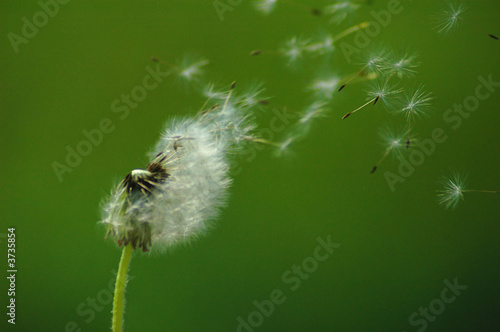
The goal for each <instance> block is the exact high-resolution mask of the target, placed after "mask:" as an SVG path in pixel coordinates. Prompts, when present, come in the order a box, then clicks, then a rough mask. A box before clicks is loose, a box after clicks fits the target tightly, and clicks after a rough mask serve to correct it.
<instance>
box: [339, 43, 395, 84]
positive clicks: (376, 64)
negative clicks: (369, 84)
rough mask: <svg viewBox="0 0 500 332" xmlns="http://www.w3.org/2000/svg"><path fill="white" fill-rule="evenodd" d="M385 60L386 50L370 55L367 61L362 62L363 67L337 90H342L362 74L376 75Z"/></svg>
mask: <svg viewBox="0 0 500 332" xmlns="http://www.w3.org/2000/svg"><path fill="white" fill-rule="evenodd" d="M386 61H387V55H386V52H379V53H375V54H373V55H371V56H370V57H369V58H368V60H367V61H365V62H364V64H363V67H362V68H361V69H360V70H359V71H358V72H357V73H356V74H354V75H353V76H351V77H350V78H349V79H347V81H346V82H345V83H344V84H342V85H341V86H340V88H339V89H338V92H340V91H342V90H343V89H344V88H345V87H346V86H347V85H348V84H349V83H351V82H352V81H353V80H354V79H356V78H358V77H362V76H365V77H367V76H370V74H374V75H372V77H373V78H375V77H377V76H378V75H379V74H381V73H382V71H383V69H384V63H385V62H386Z"/></svg>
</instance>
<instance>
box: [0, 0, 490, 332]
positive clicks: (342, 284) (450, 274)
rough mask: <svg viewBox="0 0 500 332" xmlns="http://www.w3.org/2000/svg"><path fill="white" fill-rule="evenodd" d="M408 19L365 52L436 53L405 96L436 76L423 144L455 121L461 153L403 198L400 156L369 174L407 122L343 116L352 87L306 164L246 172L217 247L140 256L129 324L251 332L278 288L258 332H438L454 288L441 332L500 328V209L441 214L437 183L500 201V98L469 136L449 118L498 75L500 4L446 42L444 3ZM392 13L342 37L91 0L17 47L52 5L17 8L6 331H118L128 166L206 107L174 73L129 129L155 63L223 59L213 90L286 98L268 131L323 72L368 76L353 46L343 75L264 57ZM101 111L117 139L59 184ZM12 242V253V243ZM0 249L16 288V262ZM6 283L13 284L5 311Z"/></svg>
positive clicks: (306, 144) (362, 14)
mask: <svg viewBox="0 0 500 332" xmlns="http://www.w3.org/2000/svg"><path fill="white" fill-rule="evenodd" d="M224 2H225V1H224ZM327 3H328V2H322V1H311V6H318V7H320V8H322V7H324V5H325V4H327ZM403 6H404V10H403V12H402V13H401V14H398V15H396V16H394V17H393V20H392V22H391V23H390V25H389V26H388V27H387V28H385V29H383V30H382V32H381V33H380V35H378V36H376V37H375V38H373V40H372V42H371V44H370V45H369V46H368V47H367V48H366V49H365V50H364V51H366V53H367V54H369V53H370V51H371V50H373V49H376V48H377V47H383V48H386V49H389V50H395V51H400V52H405V51H408V52H409V53H410V54H417V55H418V59H419V61H420V63H421V66H420V67H419V69H418V75H417V77H416V78H415V79H412V80H410V81H408V82H409V83H408V84H406V83H405V87H406V86H412V85H413V84H418V83H425V86H426V88H427V89H428V90H430V91H432V92H433V94H434V96H435V101H434V108H433V110H432V111H431V112H429V114H428V116H427V117H423V118H421V119H420V120H418V122H416V123H415V133H418V134H419V135H420V137H424V138H425V137H430V133H431V132H432V130H433V129H434V128H443V130H444V131H445V132H446V134H447V135H448V140H447V141H446V142H444V143H442V144H440V145H438V146H437V147H436V152H435V153H433V154H432V155H431V156H429V157H428V158H426V160H425V162H424V163H423V164H422V165H421V166H419V167H417V169H416V170H415V172H414V174H413V175H412V176H410V177H408V178H407V179H406V181H405V182H404V183H399V184H397V185H396V190H395V191H394V192H392V191H391V190H390V189H389V187H388V185H387V183H386V180H385V179H384V172H385V171H392V172H394V173H397V166H398V163H397V162H396V161H389V160H387V161H386V162H384V163H383V164H382V165H381V167H380V169H379V171H377V173H376V174H373V175H371V174H369V171H370V170H371V168H372V166H373V165H374V163H375V162H376V161H377V160H378V159H379V158H380V156H381V155H382V153H383V149H384V147H383V146H382V145H381V144H380V142H379V137H378V136H377V132H378V130H379V128H380V127H381V126H382V125H383V124H384V123H386V122H389V123H393V124H401V125H404V119H403V118H402V117H394V116H392V115H391V114H389V113H387V112H385V111H384V110H382V108H379V110H378V111H373V112H372V111H366V112H363V113H361V112H360V113H359V114H357V116H353V117H351V118H349V119H348V120H345V121H342V120H341V119H340V117H341V116H342V115H343V114H345V113H346V112H348V111H350V110H352V109H354V108H355V107H357V106H358V105H360V104H361V103H362V102H364V98H365V96H364V92H363V89H364V87H363V86H362V85H359V84H357V85H352V86H351V87H350V88H349V89H346V90H345V91H344V92H342V93H341V94H339V95H336V96H335V97H334V98H333V101H332V103H331V106H330V108H331V112H330V113H329V114H330V116H329V117H327V118H323V119H320V120H318V121H316V122H315V123H314V125H313V127H312V128H311V131H310V132H309V135H308V136H307V137H306V138H305V139H304V140H303V141H301V142H300V143H299V144H297V145H295V146H294V147H293V153H290V154H289V155H287V156H286V157H285V158H278V159H277V158H275V157H273V154H272V150H270V149H266V150H264V151H262V152H259V153H258V154H257V156H256V158H255V159H253V160H252V161H251V162H247V161H245V160H244V159H243V160H240V161H239V164H240V165H241V168H242V171H241V172H240V173H239V174H237V175H235V176H234V185H233V187H232V189H231V195H230V199H229V204H228V206H227V207H226V208H225V209H224V210H223V213H222V214H221V217H220V218H219V220H217V222H216V227H215V228H214V229H213V230H212V231H210V233H209V234H208V236H205V237H203V238H201V239H200V240H197V241H193V242H192V243H190V244H189V245H186V246H183V247H181V248H179V249H176V250H174V251H173V252H171V253H168V254H163V255H144V254H139V253H137V254H136V255H134V258H133V260H132V264H131V271H130V275H131V276H133V279H132V280H131V281H130V282H129V285H128V289H127V294H126V298H127V307H126V315H125V330H126V331H236V329H237V325H238V323H237V320H236V319H237V318H238V317H239V316H241V317H244V318H245V319H246V318H247V316H248V315H249V314H250V313H251V312H252V311H254V310H256V308H255V307H254V305H253V302H254V301H255V300H257V301H263V300H265V299H269V296H270V293H271V291H272V290H274V289H281V290H282V291H283V292H284V294H285V296H286V301H285V302H284V303H283V304H280V305H278V306H276V307H275V309H274V312H273V314H272V315H270V317H266V318H265V320H264V322H263V324H262V325H261V326H259V327H258V328H255V329H254V330H255V331H403V330H406V331H417V330H418V328H419V327H421V325H419V326H411V325H410V323H409V317H410V315H411V314H412V313H413V312H415V311H418V310H419V308H420V307H427V306H429V303H430V302H431V301H432V300H434V299H436V298H439V297H440V294H441V291H442V290H443V288H444V287H445V285H444V284H443V280H445V279H448V280H450V281H452V280H453V279H454V278H458V282H459V283H460V284H463V285H467V286H468V288H467V289H466V290H465V291H463V292H462V294H461V295H460V296H459V297H457V298H456V300H455V301H454V302H453V303H451V304H447V305H446V307H445V309H444V311H443V313H442V314H440V315H439V316H437V318H436V319H435V320H434V321H433V322H430V323H429V324H428V327H427V330H428V331H473V330H474V331H497V330H498V325H499V324H500V316H499V315H498V312H499V309H500V305H499V304H498V298H499V297H500V287H499V285H498V280H500V269H499V266H498V261H499V258H500V245H499V241H498V238H499V235H500V225H499V219H500V218H499V217H500V197H498V195H489V194H468V195H466V198H465V201H464V202H461V203H460V205H459V206H458V208H457V209H456V210H453V211H452V210H445V209H444V208H443V206H439V205H438V204H437V201H436V190H437V189H438V188H439V184H438V182H439V178H440V176H441V175H442V174H448V170H449V169H450V168H452V169H458V170H462V171H465V172H467V173H468V174H469V184H470V185H469V187H470V188H471V189H496V190H498V189H500V176H499V175H498V166H499V161H500V157H499V147H500V135H499V123H500V112H499V109H500V101H499V98H500V97H499V96H500V91H496V92H495V93H494V94H493V95H492V96H491V97H490V98H489V99H487V100H485V101H482V102H481V104H480V107H479V109H478V111H477V112H475V113H472V114H471V116H470V117H469V118H468V119H466V120H464V121H463V123H462V125H461V127H460V128H459V129H458V130H456V131H455V130H453V129H452V128H451V126H450V124H449V123H445V122H444V121H443V117H442V115H443V112H444V111H445V110H446V109H448V108H450V107H452V106H453V104H455V103H461V102H462V101H463V100H464V98H466V97H467V96H469V95H471V94H473V93H474V91H475V88H476V86H477V85H478V81H477V77H478V76H479V75H483V76H487V75H489V74H491V75H493V78H494V80H496V81H500V69H499V66H498V60H499V58H500V57H499V55H500V43H499V42H498V41H495V40H493V39H490V38H488V37H487V36H486V35H485V34H484V33H483V31H486V32H492V33H496V34H499V33H500V27H499V26H498V14H499V10H500V4H498V1H493V0H490V1H480V2H476V1H469V3H468V7H467V8H468V11H467V13H466V16H465V17H464V18H465V20H464V22H463V24H462V25H461V26H460V27H459V29H458V30H457V31H456V32H455V33H454V34H452V35H450V36H447V37H445V38H443V37H439V36H437V35H436V32H435V31H434V30H433V26H434V23H433V16H435V15H437V14H438V13H439V11H440V9H442V8H443V3H442V2H439V3H438V1H412V2H404V4H403ZM385 7H386V3H385V2H383V1H374V3H373V4H372V5H367V6H363V8H361V9H360V10H359V11H358V12H357V16H355V17H352V18H350V19H349V20H347V21H346V22H344V23H343V24H342V25H341V26H340V27H339V26H336V25H334V24H329V23H328V19H327V18H325V17H315V16H313V15H311V14H310V13H308V12H307V11H306V10H304V9H302V8H301V7H300V6H296V5H294V4H293V3H290V2H288V3H287V2H283V3H281V2H280V3H279V4H278V6H277V8H276V10H275V11H274V12H273V13H272V14H271V15H269V16H264V15H262V14H261V13H259V12H257V11H256V10H255V9H254V8H253V6H252V5H251V3H250V2H249V1H243V2H242V3H241V4H239V5H237V6H235V7H234V8H233V10H232V11H228V12H226V13H224V20H223V21H221V20H220V19H219V17H218V15H217V12H216V10H215V9H214V5H213V3H212V1H178V0H176V1H104V2H103V1H77V0H73V1H70V2H69V3H68V4H65V5H61V6H60V8H59V12H58V13H57V15H55V16H54V17H53V18H50V20H49V22H48V24H46V25H45V26H44V27H41V28H40V29H39V31H38V33H37V35H36V36H35V37H33V38H31V39H29V42H28V43H27V44H21V45H20V46H19V52H18V53H17V54H16V53H15V52H14V50H13V48H12V46H11V44H10V42H9V40H8V38H7V34H8V33H9V32H14V33H16V34H20V33H21V27H22V25H23V22H22V21H21V19H22V17H27V18H28V19H29V20H30V21H31V20H32V16H33V14H34V13H36V12H38V11H40V7H39V5H38V4H37V3H36V2H34V1H30V2H28V1H26V2H20V1H6V0H4V1H2V2H0V12H1V19H0V32H1V36H2V39H1V44H0V45H1V46H0V47H1V50H2V52H1V56H0V85H1V96H0V107H1V122H0V126H1V130H0V137H1V149H2V151H1V160H2V162H1V166H0V167H1V170H2V172H1V173H2V183H1V186H0V187H1V203H0V204H1V211H2V216H1V228H2V229H1V230H0V233H3V234H5V233H6V232H7V231H6V229H7V228H8V227H15V228H16V238H17V242H16V245H17V247H16V248H17V252H16V255H17V258H16V260H17V269H18V273H17V284H16V287H17V291H16V303H17V316H16V317H17V320H16V322H17V324H16V325H15V327H13V326H11V325H10V324H7V323H6V320H7V318H6V315H5V314H4V311H5V310H6V309H3V310H2V315H1V316H0V317H2V318H1V323H0V326H2V327H1V328H0V329H1V330H5V329H4V327H6V328H7V330H8V331H10V330H13V331H14V330H15V331H65V327H66V325H67V324H68V322H75V324H76V325H78V327H79V328H80V329H81V331H106V330H109V326H110V320H111V314H110V311H111V304H110V303H109V299H108V298H106V295H107V294H109V292H107V291H106V289H107V287H108V283H110V281H111V282H112V279H113V271H115V270H116V269H117V265H118V261H119V257H120V250H119V249H118V248H117V247H116V246H115V245H114V244H113V243H112V242H110V241H105V240H103V236H104V232H105V231H104V230H103V229H102V228H101V227H99V226H98V225H97V222H98V220H99V218H100V209H99V205H100V202H101V200H102V199H103V198H104V197H106V195H107V194H108V193H109V192H110V190H111V189H112V186H113V184H114V183H116V181H117V180H119V179H120V178H121V177H123V176H124V175H125V174H126V173H127V172H129V171H130V170H131V169H134V168H141V167H144V165H145V164H146V163H147V160H146V158H145V153H146V152H147V151H148V150H149V149H150V148H151V147H152V146H153V145H154V144H155V142H156V139H157V138H158V135H159V133H160V131H161V129H162V127H163V124H164V122H165V121H166V120H167V119H168V118H170V117H173V116H178V115H193V114H194V113H195V112H196V111H197V110H198V109H199V108H200V107H201V105H202V104H203V102H204V97H202V96H201V95H200V94H199V93H198V92H197V91H196V90H195V89H193V88H192V87H186V86H185V85H184V84H183V83H182V82H180V81H179V80H176V79H175V78H173V77H171V78H167V79H165V81H164V82H163V83H162V84H161V85H160V86H159V87H158V88H157V89H154V90H153V91H151V92H149V93H148V96H147V98H146V99H145V100H144V101H142V102H140V104H139V106H138V107H137V108H136V109H134V110H132V111H131V113H130V115H129V116H128V117H127V118H126V119H124V120H120V119H119V118H118V117H117V114H114V113H113V112H112V111H111V107H110V105H111V103H112V102H113V101H114V100H115V99H117V98H119V97H120V95H121V94H122V93H130V91H131V89H132V88H133V87H135V86H137V85H140V84H141V83H142V79H143V77H144V76H145V75H146V73H147V72H146V67H147V66H151V67H154V66H155V64H154V63H152V62H151V60H150V58H151V56H158V57H159V58H161V59H163V60H165V61H169V62H174V61H176V60H177V59H179V58H182V56H183V55H184V54H195V55H201V56H204V57H206V58H208V59H209V60H210V61H211V63H210V65H209V66H208V67H207V72H206V75H205V79H206V80H207V81H210V82H212V81H213V82H216V83H218V84H220V86H227V85H229V84H230V82H232V81H233V80H236V81H237V82H238V86H237V91H238V89H240V90H239V91H240V92H244V91H245V87H248V86H251V84H252V82H255V81H261V82H264V87H265V88H266V93H267V94H268V95H270V96H272V97H273V98H272V99H271V104H270V105H269V106H267V107H266V110H267V111H265V112H262V113H260V114H259V122H260V123H261V125H262V126H263V127H265V126H267V124H268V123H269V121H270V119H271V118H272V114H273V113H272V109H273V107H276V108H278V109H282V108H283V107H286V108H287V109H288V110H290V112H293V111H295V112H297V111H299V110H301V109H302V108H303V107H305V106H306V105H307V103H308V102H309V101H310V100H311V93H310V92H307V91H306V90H305V88H306V86H307V84H308V82H310V81H311V80H312V79H314V78H315V77H316V76H317V75H318V73H321V72H322V71H325V70H326V71H330V72H331V73H336V74H338V75H347V74H349V73H353V72H355V71H356V70H358V69H359V66H356V65H355V64H353V63H351V64H349V63H347V62H346V60H345V58H344V57H343V56H342V53H340V52H336V53H334V55H333V56H332V57H331V58H330V59H328V61H327V62H326V64H325V63H324V58H308V59H307V61H304V64H303V65H302V66H301V67H298V68H290V67H287V66H286V60H285V59H284V58H283V57H280V56H276V55H269V54H262V55H260V56H258V57H250V56H249V55H248V54H249V52H250V51H251V50H253V49H265V50H276V49H277V48H279V47H280V45H282V44H283V42H284V41H285V40H287V39H288V38H290V37H291V36H295V35H297V36H298V35H302V36H306V37H307V36H314V35H315V34H317V33H318V32H321V31H326V32H332V33H336V32H339V31H341V30H342V29H344V28H347V27H349V26H350V24H354V23H358V22H361V21H363V20H371V16H370V11H371V10H381V9H384V8H385ZM345 41H347V42H352V37H350V38H347V39H346V40H345ZM325 68H326V69H325ZM103 118H110V119H112V121H113V124H114V125H115V126H116V128H115V130H114V131H113V132H112V133H110V134H106V135H105V136H104V139H103V142H102V143H101V144H99V145H98V146H95V147H94V148H93V151H92V153H91V154H90V155H88V156H86V157H84V158H83V160H82V162H81V164H80V165H78V166H77V167H75V168H74V170H73V171H72V172H71V173H66V174H64V175H63V181H62V182H60V181H58V179H57V177H56V175H55V173H54V171H53V169H52V163H53V162H54V161H57V162H61V163H63V162H64V158H65V157H66V150H65V149H66V146H68V145H69V146H71V147H73V148H75V146H76V145H77V144H78V143H79V142H80V141H81V140H83V139H85V137H84V136H83V134H82V130H84V129H87V130H91V129H94V128H97V127H98V124H99V121H101V119H103ZM283 135H284V133H279V135H277V136H276V139H280V138H282V137H283ZM328 236H330V237H331V239H332V241H333V242H337V243H340V244H341V246H340V247H339V248H338V249H336V250H335V252H334V253H333V255H331V256H330V257H329V258H328V259H327V260H326V261H324V262H320V263H319V265H318V267H317V269H316V270H315V271H314V272H312V273H311V274H310V276H309V277H308V279H306V280H303V281H302V283H301V285H300V287H299V288H298V289H297V290H295V291H291V290H290V285H289V284H285V283H284V282H283V281H282V275H283V274H284V273H285V272H286V271H287V270H289V269H290V268H291V267H292V266H293V265H294V264H301V263H302V261H303V260H304V259H306V258H307V257H310V256H311V255H313V251H314V249H315V248H316V246H317V242H316V239H317V238H318V237H322V238H324V239H326V238H327V237H328ZM0 240H1V241H2V242H1V243H0V248H1V249H2V251H3V252H4V253H5V252H6V239H5V238H0ZM0 256H1V257H3V258H2V262H1V264H0V266H1V268H2V273H1V275H2V276H4V274H5V270H6V254H2V255H0ZM7 288H8V287H7V283H6V279H5V278H4V277H3V278H2V280H1V281H0V294H2V295H1V297H0V299H1V306H2V308H5V305H7V301H8V300H7V296H6V290H7ZM98 295H99V296H100V299H101V301H103V302H105V303H104V304H103V305H102V307H101V306H100V307H98V308H99V309H100V311H98V310H95V311H94V313H95V316H90V315H91V314H90V313H89V311H88V309H89V307H88V306H86V305H85V303H86V301H87V299H88V298H96V296H98ZM82 303H84V305H83V307H82ZM98 304H99V303H98ZM79 307H80V308H81V309H82V308H83V309H84V310H87V311H86V312H87V313H86V314H85V315H82V314H79V313H78V312H77V308H79Z"/></svg>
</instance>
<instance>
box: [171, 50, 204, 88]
mask: <svg viewBox="0 0 500 332" xmlns="http://www.w3.org/2000/svg"><path fill="white" fill-rule="evenodd" d="M209 62H210V61H208V60H207V59H205V58H195V57H190V56H185V57H184V58H183V59H182V60H181V61H180V62H179V63H178V64H177V66H176V67H175V69H176V70H175V71H176V73H177V76H178V77H179V79H180V80H182V81H185V82H197V81H198V80H199V79H200V77H201V75H202V74H203V67H205V66H206V65H208V64H209Z"/></svg>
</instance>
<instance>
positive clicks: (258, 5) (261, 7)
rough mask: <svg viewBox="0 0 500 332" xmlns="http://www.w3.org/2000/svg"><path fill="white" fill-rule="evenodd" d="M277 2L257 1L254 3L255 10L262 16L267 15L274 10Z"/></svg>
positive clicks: (275, 0)
mask: <svg viewBox="0 0 500 332" xmlns="http://www.w3.org/2000/svg"><path fill="white" fill-rule="evenodd" d="M277 2H278V0H257V1H254V6H255V9H256V10H257V11H259V12H261V13H263V14H264V15H269V14H270V13H271V12H272V11H273V10H274V8H276V4H277Z"/></svg>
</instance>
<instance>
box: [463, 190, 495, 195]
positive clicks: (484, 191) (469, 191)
mask: <svg viewBox="0 0 500 332" xmlns="http://www.w3.org/2000/svg"><path fill="white" fill-rule="evenodd" d="M460 191H461V192H463V193H488V194H500V190H477V189H464V190H460Z"/></svg>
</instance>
